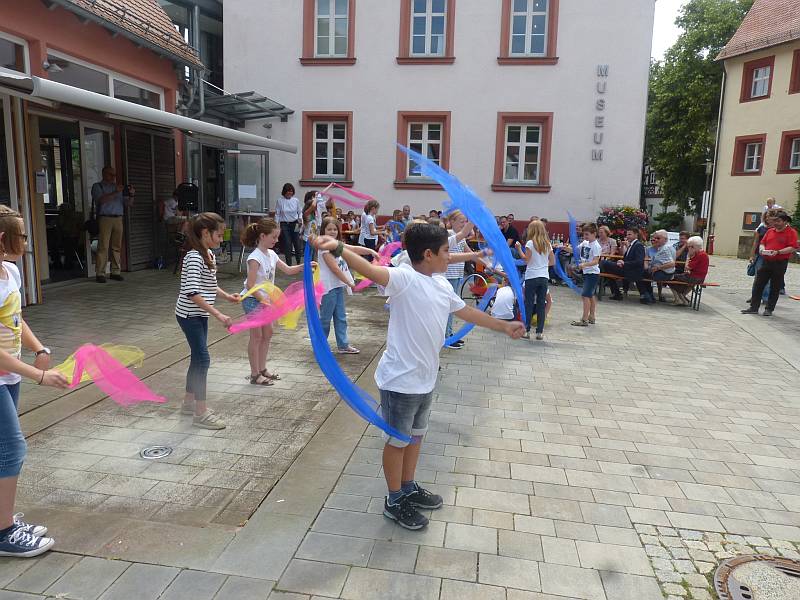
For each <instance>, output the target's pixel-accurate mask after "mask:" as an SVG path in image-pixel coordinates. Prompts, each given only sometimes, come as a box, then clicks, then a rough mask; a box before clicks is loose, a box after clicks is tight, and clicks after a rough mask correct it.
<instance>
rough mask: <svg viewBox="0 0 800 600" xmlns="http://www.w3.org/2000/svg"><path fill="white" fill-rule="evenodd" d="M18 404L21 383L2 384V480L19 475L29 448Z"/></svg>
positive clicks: (0, 425)
mask: <svg viewBox="0 0 800 600" xmlns="http://www.w3.org/2000/svg"><path fill="white" fill-rule="evenodd" d="M18 403H19V383H15V384H11V385H9V384H5V385H3V384H0V478H5V477H16V476H17V475H19V472H20V470H21V469H22V461H23V460H24V458H25V452H26V451H27V448H28V446H27V444H26V443H25V436H24V435H23V434H22V429H21V428H20V425H19V418H18V417H17V405H18Z"/></svg>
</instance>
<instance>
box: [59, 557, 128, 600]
mask: <svg viewBox="0 0 800 600" xmlns="http://www.w3.org/2000/svg"><path fill="white" fill-rule="evenodd" d="M129 566H130V563H128V562H124V561H118V560H107V559H103V558H94V557H92V556H86V557H84V558H82V559H81V560H80V561H79V562H77V563H76V564H75V565H74V566H73V567H72V568H71V569H70V570H69V571H67V572H66V573H65V574H64V575H63V576H62V577H61V578H60V579H59V580H58V581H56V582H55V583H54V584H53V585H51V586H50V587H49V588H47V589H46V590H45V594H47V595H51V596H61V597H63V598H75V599H78V600H94V599H95V598H97V597H99V596H100V594H102V593H103V592H104V591H105V590H106V589H107V588H108V587H109V586H110V585H111V584H112V583H114V581H115V580H116V579H117V578H118V577H119V576H120V575H121V574H122V573H123V571H125V569H127V568H128V567H129Z"/></svg>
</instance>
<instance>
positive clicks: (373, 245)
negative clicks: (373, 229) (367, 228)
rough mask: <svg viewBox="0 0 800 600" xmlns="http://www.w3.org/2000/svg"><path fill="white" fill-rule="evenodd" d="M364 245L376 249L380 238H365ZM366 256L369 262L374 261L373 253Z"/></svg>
mask: <svg viewBox="0 0 800 600" xmlns="http://www.w3.org/2000/svg"><path fill="white" fill-rule="evenodd" d="M364 246H365V247H366V248H369V249H370V250H375V248H377V247H378V240H370V239H367V238H364ZM364 258H366V259H367V260H368V261H369V262H372V255H370V256H365V257H364Z"/></svg>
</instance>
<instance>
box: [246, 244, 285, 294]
mask: <svg viewBox="0 0 800 600" xmlns="http://www.w3.org/2000/svg"><path fill="white" fill-rule="evenodd" d="M251 260H252V261H255V262H257V263H258V272H257V273H256V281H255V283H254V284H253V285H254V286H255V285H258V284H260V283H264V282H265V281H269V282H272V283H275V267H276V265H277V264H278V255H277V254H275V251H274V250H271V249H267V252H266V253H264V252H262V251H261V250H259V249H258V248H255V249H254V250H253V251H252V252H251V253H250V256H248V257H247V263H248V264H250V261H251ZM248 289H249V288H248V287H247V278H245V280H244V289H243V290H242V294H244V293H245V292H246V291H247V290H248Z"/></svg>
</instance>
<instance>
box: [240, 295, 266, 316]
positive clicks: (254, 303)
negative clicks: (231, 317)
mask: <svg viewBox="0 0 800 600" xmlns="http://www.w3.org/2000/svg"><path fill="white" fill-rule="evenodd" d="M261 306H262V304H261V302H259V301H258V299H257V298H253V296H248V297H247V298H245V299H244V300H242V308H243V309H244V314H246V315H247V314H250V313H251V312H253V311H256V310H258V309H259V308H261Z"/></svg>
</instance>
